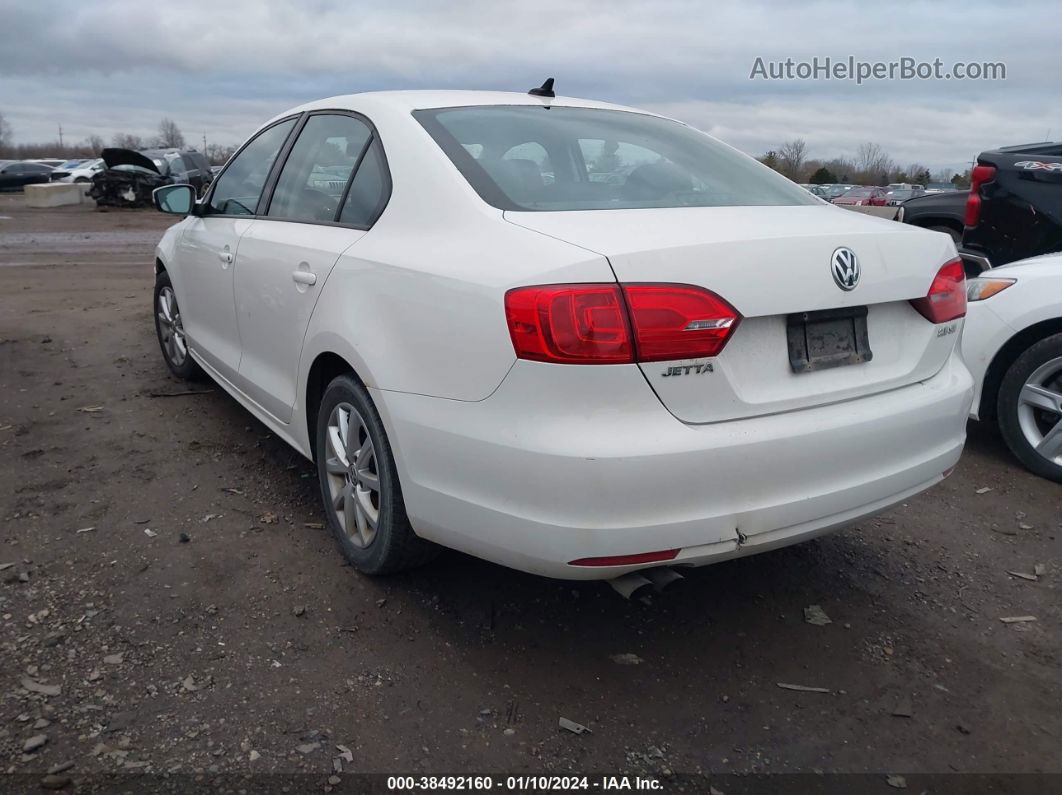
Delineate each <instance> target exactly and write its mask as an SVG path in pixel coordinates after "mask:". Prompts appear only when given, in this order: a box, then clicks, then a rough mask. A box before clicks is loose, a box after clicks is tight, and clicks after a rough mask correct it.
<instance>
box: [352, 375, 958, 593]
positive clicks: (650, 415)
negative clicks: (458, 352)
mask: <svg viewBox="0 0 1062 795" xmlns="http://www.w3.org/2000/svg"><path fill="white" fill-rule="evenodd" d="M971 393H972V381H971V378H970V374H969V372H968V371H967V370H966V368H965V366H964V365H963V364H962V362H961V360H960V358H959V357H958V356H957V355H953V356H952V357H951V358H950V359H949V361H948V364H947V365H946V366H945V367H944V369H943V370H941V372H939V373H938V374H937V375H936V376H934V377H933V378H931V379H929V380H927V381H924V382H922V383H919V384H915V385H912V386H907V387H903V388H901V389H895V390H891V391H889V392H886V393H883V394H879V395H875V396H871V397H866V398H860V399H857V400H850V401H846V402H842V403H836V404H833V405H829V406H820V407H817V408H813V409H806V410H801V411H793V412H786V413H784V414H776V415H770V416H763V417H756V418H751V419H746V420H736V421H730V422H721V423H715V424H709V425H686V424H683V423H681V422H679V421H678V420H676V419H675V418H674V417H673V416H672V415H671V414H669V413H668V412H667V411H666V410H664V409H663V408H662V406H661V404H660V402H659V400H658V399H657V398H656V396H655V395H654V394H653V393H652V391H651V390H650V389H649V388H648V386H647V385H646V383H645V381H644V379H643V378H642V376H641V374H640V373H639V372H638V370H637V368H636V367H635V366H633V365H632V366H609V367H580V368H573V367H565V366H563V365H547V364H538V363H533V362H524V361H521V362H517V364H516V365H515V366H514V367H513V370H512V372H510V374H509V376H508V377H507V378H506V379H505V381H504V382H503V383H502V385H501V386H500V387H499V388H498V390H497V391H496V392H495V393H494V394H493V395H492V396H491V397H489V398H487V399H486V400H483V401H480V402H478V403H469V402H460V401H453V400H441V399H437V398H429V397H424V396H419V395H410V394H404V393H393V392H378V391H376V392H374V393H373V397H374V400H376V402H377V406H379V408H380V411H381V414H382V415H383V418H384V422H385V424H386V425H387V428H388V434H389V436H390V438H391V440H392V444H393V446H394V448H395V453H396V459H397V461H398V466H399V473H400V477H401V479H402V487H403V492H404V496H405V501H406V509H407V512H408V514H409V516H410V520H411V522H412V523H413V526H414V528H416V530H417V532H418V533H419V534H420V535H422V536H424V537H426V538H429V539H432V540H434V541H437V542H438V543H440V544H443V545H444V546H448V547H453V548H456V549H459V550H462V551H465V552H468V553H470V554H472V555H475V556H477V557H481V558H485V559H487V560H492V561H495V562H497V563H501V564H503V565H506V566H510V567H513V568H516V569H521V570H523V571H528V572H533V573H537V574H542V575H546V576H550V577H558V578H565V579H602V578H610V577H615V576H618V575H620V574H624V573H626V572H628V571H633V570H636V569H638V568H645V567H646V566H647V565H660V564H642V565H627V566H611V567H582V566H572V565H569V561H573V560H577V559H580V558H588V557H603V556H617V555H629V554H637V553H641V552H648V551H656V550H663V549H679V550H680V551H679V553H678V555H677V557H676V558H675V559H674V561H672V562H671V563H672V564H674V565H704V564H707V563H712V562H715V561H718V560H723V559H726V558H731V557H738V556H741V555H747V554H752V553H754V552H759V551H764V550H767V549H771V548H774V547H779V546H784V545H786V544H791V543H795V542H797V541H800V540H803V539H806V538H810V537H813V536H816V535H820V534H822V533H825V532H828V531H830V530H833V529H836V528H839V527H842V526H844V525H846V524H849V523H851V522H853V521H855V520H857V519H859V518H860V517H862V516H865V515H867V514H871V513H874V512H877V511H880V510H882V509H884V508H886V507H887V506H889V505H891V504H892V503H895V502H897V501H900V500H903V499H905V498H907V497H909V496H911V495H913V494H915V493H917V492H919V491H921V490H923V489H925V488H928V487H929V486H932V485H933V484H934V483H936V482H938V481H939V480H941V479H942V477H943V473H944V472H945V471H946V470H948V469H950V468H951V467H952V466H954V465H955V463H956V462H957V461H958V459H959V455H960V453H961V451H962V446H963V442H964V439H965V421H966V416H967V412H968V411H969V408H970V400H971Z"/></svg>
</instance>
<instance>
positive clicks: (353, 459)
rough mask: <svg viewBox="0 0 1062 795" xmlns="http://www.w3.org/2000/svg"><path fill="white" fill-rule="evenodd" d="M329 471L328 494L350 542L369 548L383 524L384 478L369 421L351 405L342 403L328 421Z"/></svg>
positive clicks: (327, 448) (327, 456)
mask: <svg viewBox="0 0 1062 795" xmlns="http://www.w3.org/2000/svg"><path fill="white" fill-rule="evenodd" d="M326 439H327V447H326V450H325V456H326V458H325V470H326V471H327V473H328V491H329V496H330V497H331V501H332V507H333V509H335V511H336V516H337V517H338V518H339V521H340V524H341V525H342V527H343V532H344V533H346V535H347V538H348V539H349V540H350V543H352V544H354V546H357V547H362V548H364V547H367V546H369V545H370V544H371V543H372V542H373V539H375V538H376V528H377V526H378V525H379V522H380V476H379V474H378V473H377V470H376V449H375V448H374V447H373V443H372V437H371V436H370V435H369V430H368V428H366V426H365V420H364V419H362V416H361V415H360V414H359V413H358V410H357V409H356V408H354V407H353V406H352V405H350V404H349V403H340V404H339V405H338V406H336V407H335V408H334V409H332V414H331V416H330V417H329V418H328V435H327V437H326Z"/></svg>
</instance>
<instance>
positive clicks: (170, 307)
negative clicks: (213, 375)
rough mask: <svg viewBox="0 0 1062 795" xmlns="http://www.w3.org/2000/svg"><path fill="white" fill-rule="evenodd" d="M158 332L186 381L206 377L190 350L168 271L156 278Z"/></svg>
mask: <svg viewBox="0 0 1062 795" xmlns="http://www.w3.org/2000/svg"><path fill="white" fill-rule="evenodd" d="M155 334H156V335H157V336H158V338H159V348H161V349H162V358H163V359H165V360H166V366H167V367H169V368H170V372H172V373H173V374H174V375H175V376H177V377H178V378H180V379H182V380H184V381H190V380H195V379H199V378H202V377H203V371H202V370H201V369H200V368H199V365H198V364H196V363H195V360H193V359H192V356H191V354H189V353H188V340H187V338H186V337H185V334H184V323H183V322H182V320H181V309H180V307H179V306H177V294H176V293H175V292H174V291H173V283H172V282H171V281H170V275H169V274H168V273H166V271H162V272H161V273H159V275H158V276H156V277H155Z"/></svg>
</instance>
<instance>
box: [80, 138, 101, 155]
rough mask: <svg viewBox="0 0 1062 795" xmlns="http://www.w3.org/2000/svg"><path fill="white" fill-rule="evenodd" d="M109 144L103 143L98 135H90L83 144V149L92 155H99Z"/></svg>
mask: <svg viewBox="0 0 1062 795" xmlns="http://www.w3.org/2000/svg"><path fill="white" fill-rule="evenodd" d="M106 145H107V144H105V143H104V142H103V138H101V137H100V136H98V135H90V136H89V137H88V138H86V139H85V142H84V143H83V144H81V146H82V148H84V149H87V150H88V152H89V153H90V154H92V155H99V153H100V152H101V151H103V147H105V146H106Z"/></svg>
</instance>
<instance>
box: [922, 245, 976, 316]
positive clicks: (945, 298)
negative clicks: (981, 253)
mask: <svg viewBox="0 0 1062 795" xmlns="http://www.w3.org/2000/svg"><path fill="white" fill-rule="evenodd" d="M911 306H913V307H914V308H915V309H917V310H918V312H919V313H920V314H921V315H922V317H924V318H925V319H926V320H928V321H929V322H930V323H947V322H948V321H949V320H955V319H957V318H960V317H963V316H964V315H965V314H966V272H965V271H964V270H963V267H962V260H960V259H953V260H951V261H950V262H946V263H944V265H942V266H941V268H940V270H939V271H937V275H936V276H935V277H934V278H933V283H932V284H931V285H930V286H929V292H928V293H927V294H926V297H925V298H916V299H915V300H913V301H911Z"/></svg>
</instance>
